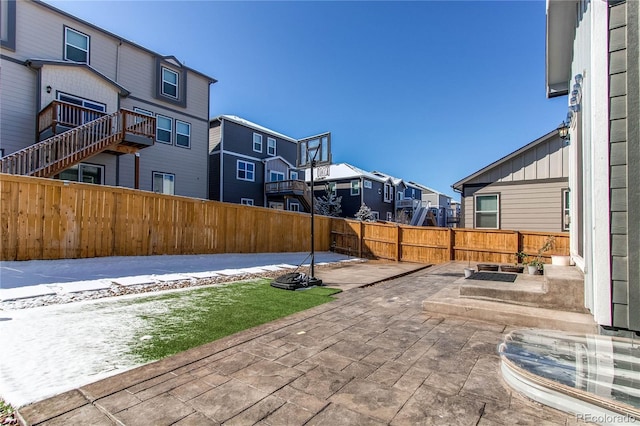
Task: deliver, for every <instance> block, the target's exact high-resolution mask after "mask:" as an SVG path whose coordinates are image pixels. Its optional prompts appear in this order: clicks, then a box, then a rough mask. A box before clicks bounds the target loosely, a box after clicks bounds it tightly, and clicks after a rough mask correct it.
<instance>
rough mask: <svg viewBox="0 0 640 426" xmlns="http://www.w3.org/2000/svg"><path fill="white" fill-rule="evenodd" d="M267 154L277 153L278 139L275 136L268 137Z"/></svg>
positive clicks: (273, 154)
mask: <svg viewBox="0 0 640 426" xmlns="http://www.w3.org/2000/svg"><path fill="white" fill-rule="evenodd" d="M267 155H271V156H275V155H276V140H275V139H274V138H267Z"/></svg>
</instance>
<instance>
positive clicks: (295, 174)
mask: <svg viewBox="0 0 640 426" xmlns="http://www.w3.org/2000/svg"><path fill="white" fill-rule="evenodd" d="M289 179H290V180H298V172H297V171H295V170H290V171H289Z"/></svg>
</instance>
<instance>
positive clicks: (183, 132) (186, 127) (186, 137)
mask: <svg viewBox="0 0 640 426" xmlns="http://www.w3.org/2000/svg"><path fill="white" fill-rule="evenodd" d="M176 145H177V146H182V147H184V148H190V147H191V124H189V123H185V122H184V121H180V120H176Z"/></svg>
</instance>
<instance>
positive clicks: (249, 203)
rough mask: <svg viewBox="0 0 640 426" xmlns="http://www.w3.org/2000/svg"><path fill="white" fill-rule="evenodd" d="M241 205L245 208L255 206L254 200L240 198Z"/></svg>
mask: <svg viewBox="0 0 640 426" xmlns="http://www.w3.org/2000/svg"><path fill="white" fill-rule="evenodd" d="M240 204H242V205H243V206H253V198H240Z"/></svg>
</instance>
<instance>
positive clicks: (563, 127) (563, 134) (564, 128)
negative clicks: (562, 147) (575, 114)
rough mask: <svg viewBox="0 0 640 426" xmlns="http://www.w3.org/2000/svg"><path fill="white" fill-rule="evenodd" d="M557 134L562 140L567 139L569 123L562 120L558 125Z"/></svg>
mask: <svg viewBox="0 0 640 426" xmlns="http://www.w3.org/2000/svg"><path fill="white" fill-rule="evenodd" d="M558 134H559V135H560V139H562V140H563V141H568V140H569V125H568V124H567V123H565V122H564V121H563V122H562V123H560V125H559V126H558Z"/></svg>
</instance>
